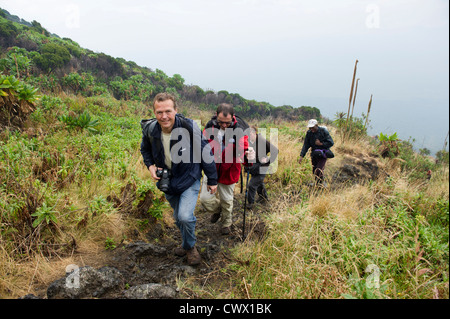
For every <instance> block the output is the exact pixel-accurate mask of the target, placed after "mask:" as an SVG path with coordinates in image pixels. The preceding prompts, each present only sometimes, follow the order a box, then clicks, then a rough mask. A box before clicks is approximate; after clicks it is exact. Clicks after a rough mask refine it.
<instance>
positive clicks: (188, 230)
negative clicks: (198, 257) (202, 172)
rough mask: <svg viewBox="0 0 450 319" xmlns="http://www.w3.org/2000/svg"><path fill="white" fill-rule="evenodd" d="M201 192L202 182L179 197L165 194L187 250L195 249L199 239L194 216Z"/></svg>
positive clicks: (197, 182)
mask: <svg viewBox="0 0 450 319" xmlns="http://www.w3.org/2000/svg"><path fill="white" fill-rule="evenodd" d="M199 191H200V180H197V181H195V182H194V183H193V184H192V185H191V187H189V188H188V189H186V190H185V191H184V192H183V193H181V194H179V195H169V194H165V196H166V199H167V200H168V201H169V203H170V206H171V207H172V208H173V217H174V219H175V224H176V225H177V227H178V228H179V229H180V231H181V238H182V243H181V247H183V248H184V249H186V250H189V249H191V248H192V247H194V245H195V243H196V241H197V238H196V237H195V223H196V221H197V218H195V216H194V209H195V205H196V204H197V199H198V193H199Z"/></svg>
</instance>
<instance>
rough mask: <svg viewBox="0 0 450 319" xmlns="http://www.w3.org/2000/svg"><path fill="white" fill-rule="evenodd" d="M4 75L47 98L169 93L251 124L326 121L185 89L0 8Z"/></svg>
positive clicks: (138, 97) (311, 112)
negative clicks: (228, 107) (223, 106)
mask: <svg viewBox="0 0 450 319" xmlns="http://www.w3.org/2000/svg"><path fill="white" fill-rule="evenodd" d="M0 72H2V73H3V74H5V75H14V76H16V77H18V78H21V79H24V80H26V81H27V82H28V83H31V84H32V85H34V86H36V87H38V88H39V89H40V91H41V92H43V93H51V92H53V93H58V92H61V91H64V92H67V93H75V94H82V95H83V96H96V95H102V94H110V95H112V96H113V97H114V98H116V99H118V100H134V101H141V102H144V103H148V102H149V101H151V100H152V99H153V97H154V96H155V95H156V94H157V93H159V92H163V91H167V92H171V93H173V94H176V95H177V96H178V97H179V98H180V99H181V100H182V101H189V102H191V103H193V104H195V105H196V106H198V107H200V108H201V109H211V110H215V108H216V107H217V105H218V104H219V103H223V102H226V103H231V104H233V106H234V107H235V109H236V111H237V112H239V114H241V115H243V116H245V117H247V118H249V119H251V118H254V119H260V118H265V117H272V118H274V119H284V120H295V121H298V120H305V119H308V118H313V117H314V118H321V114H320V110H319V109H318V108H316V107H311V106H301V107H293V106H291V105H283V106H273V105H271V104H269V103H267V102H259V101H255V100H249V99H245V98H243V97H242V96H240V95H239V94H238V93H229V92H227V91H225V90H221V91H218V92H214V91H211V90H207V91H205V90H203V89H202V88H201V87H199V86H198V85H186V84H185V83H184V82H185V81H184V79H183V77H182V76H181V75H180V74H174V75H173V76H172V77H171V76H168V75H167V74H165V73H164V71H162V70H158V69H156V70H152V69H150V68H147V67H141V66H139V65H137V64H136V63H135V62H132V61H126V60H125V59H123V58H114V57H111V56H109V55H107V54H105V53H97V52H93V51H91V50H89V49H86V48H82V47H80V45H79V44H78V43H76V42H75V41H73V40H71V39H69V38H60V37H59V36H57V35H55V34H51V33H50V32H48V31H47V30H46V29H45V28H44V27H43V26H41V24H40V23H39V22H37V21H32V22H31V23H30V22H27V21H25V20H23V19H21V18H19V17H18V16H15V15H12V14H10V13H9V12H8V11H6V10H3V9H0Z"/></svg>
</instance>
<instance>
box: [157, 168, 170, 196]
mask: <svg viewBox="0 0 450 319" xmlns="http://www.w3.org/2000/svg"><path fill="white" fill-rule="evenodd" d="M156 176H158V177H159V178H161V179H160V180H159V182H158V183H157V186H158V188H159V190H160V191H162V192H164V193H165V192H167V191H168V190H169V184H170V170H168V169H165V168H164V169H158V170H157V171H156Z"/></svg>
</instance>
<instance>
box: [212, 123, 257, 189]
mask: <svg viewBox="0 0 450 319" xmlns="http://www.w3.org/2000/svg"><path fill="white" fill-rule="evenodd" d="M237 124H238V122H237V120H236V117H235V116H233V120H232V124H231V125H230V127H228V128H227V129H226V133H225V136H223V138H222V139H221V141H219V138H218V133H219V130H220V126H219V125H218V124H217V117H216V116H214V117H213V118H212V119H211V120H210V121H209V122H208V123H207V124H206V126H205V129H204V131H203V135H204V136H205V138H206V139H207V140H208V142H209V144H210V145H211V149H212V152H213V154H214V161H215V162H216V169H217V175H218V180H217V182H219V183H221V184H225V185H231V184H234V183H237V182H238V181H239V176H240V174H241V164H244V165H249V164H248V163H247V157H246V156H245V151H247V149H248V136H247V135H243V134H242V133H241V132H243V131H239V130H237V131H233V130H234V129H236V128H238V126H237ZM238 129H239V128H238ZM233 132H236V134H233ZM239 133H241V134H239ZM236 140H237V141H236ZM221 144H222V145H221Z"/></svg>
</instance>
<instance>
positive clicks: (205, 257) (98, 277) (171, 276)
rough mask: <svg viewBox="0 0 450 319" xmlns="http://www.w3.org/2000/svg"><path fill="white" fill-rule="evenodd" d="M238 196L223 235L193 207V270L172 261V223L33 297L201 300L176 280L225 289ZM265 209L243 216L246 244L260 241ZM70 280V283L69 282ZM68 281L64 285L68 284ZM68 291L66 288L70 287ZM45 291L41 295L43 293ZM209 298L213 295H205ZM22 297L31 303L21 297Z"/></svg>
mask: <svg viewBox="0 0 450 319" xmlns="http://www.w3.org/2000/svg"><path fill="white" fill-rule="evenodd" d="M243 200H244V195H243V194H236V195H235V199H234V209H233V226H232V227H231V230H232V231H231V233H230V234H229V235H226V236H224V235H222V234H221V232H220V224H219V223H216V224H212V223H211V222H210V217H211V216H210V214H208V213H206V212H205V211H204V210H203V209H202V208H201V205H197V208H196V210H195V216H196V218H197V225H196V233H197V244H196V247H197V249H198V251H199V253H200V255H201V257H202V262H201V263H200V264H199V265H197V266H189V265H188V264H187V261H186V256H185V257H178V256H176V255H175V254H174V249H175V248H176V247H178V246H179V245H181V235H180V231H179V230H178V228H177V227H176V225H175V224H174V223H170V224H169V225H168V223H167V222H166V223H164V222H162V221H160V222H157V223H156V224H155V225H154V226H153V227H152V228H151V230H150V231H149V232H148V233H147V234H146V237H147V238H146V240H137V241H133V242H131V243H127V244H120V245H118V246H117V247H116V248H115V249H114V250H111V251H108V252H107V253H106V258H105V255H104V254H103V256H102V260H103V267H100V268H94V267H91V266H89V265H86V266H84V267H81V268H79V270H77V271H78V273H77V276H78V278H77V280H79V281H78V284H79V285H78V287H76V288H77V289H73V285H72V283H73V281H70V280H73V274H74V273H71V274H66V276H65V277H63V278H60V279H58V280H56V281H54V282H52V283H51V284H50V285H49V286H48V287H45V288H44V289H43V290H42V291H43V293H42V295H41V294H40V295H39V297H38V298H49V299H53V298H63V299H68V298H74V299H79V298H120V299H121V298H133V299H135V298H138V299H145V298H148V299H151V298H202V297H205V296H202V295H198V294H197V293H196V292H195V291H193V290H191V289H189V288H187V287H186V286H184V287H183V288H182V289H178V285H177V281H178V280H182V281H188V282H190V283H193V284H194V285H195V286H198V287H205V286H214V291H215V292H216V293H217V292H219V291H220V289H224V290H227V289H230V287H229V285H230V280H229V274H226V272H224V271H223V269H224V268H225V267H226V266H227V264H229V263H230V262H235V261H236V260H234V259H233V256H232V253H231V252H230V249H232V248H233V247H235V246H236V245H237V244H239V243H241V242H242V222H243ZM267 209H268V205H255V207H254V209H253V210H252V211H247V215H246V216H247V218H246V236H247V239H246V240H262V239H263V238H264V234H265V231H266V227H265V224H264V222H263V221H262V218H261V216H262V214H264V212H265V211H266V210H267ZM71 276H72V279H70V278H71ZM69 279H70V280H69ZM227 285H228V286H227ZM71 286H72V287H71ZM44 291H45V293H44ZM207 297H208V298H210V297H211V298H212V297H214V296H207ZM22 298H36V296H34V295H27V296H24V297H22Z"/></svg>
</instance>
